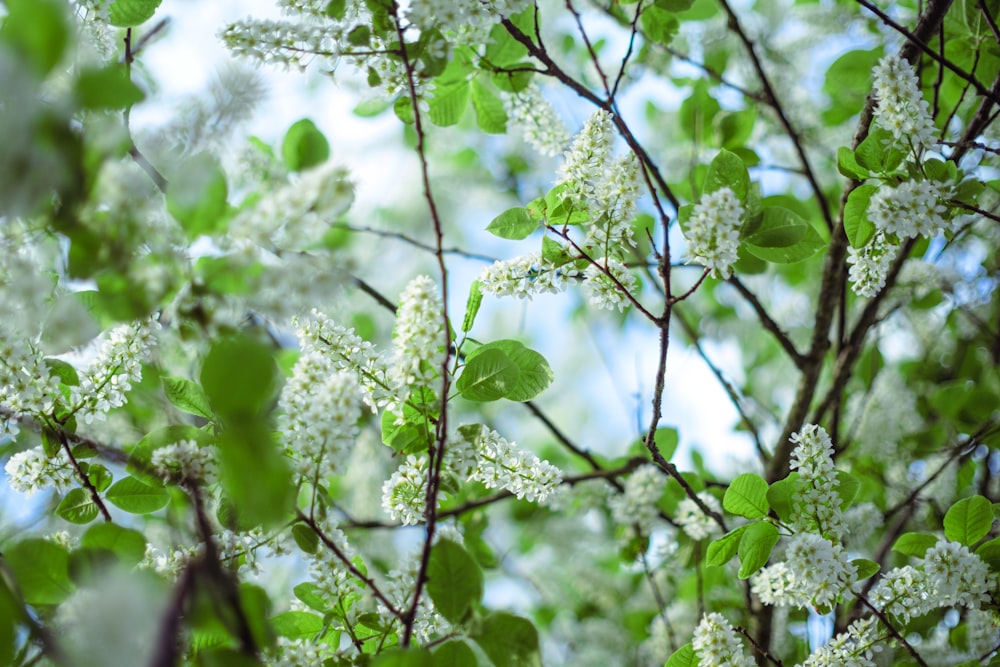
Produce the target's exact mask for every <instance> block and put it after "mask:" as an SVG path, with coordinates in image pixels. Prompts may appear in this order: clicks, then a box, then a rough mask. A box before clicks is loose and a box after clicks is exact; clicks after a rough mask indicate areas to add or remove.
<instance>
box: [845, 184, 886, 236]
mask: <svg viewBox="0 0 1000 667" xmlns="http://www.w3.org/2000/svg"><path fill="white" fill-rule="evenodd" d="M877 190H878V188H877V187H875V186H874V185H862V186H859V187H857V188H855V189H854V190H852V191H851V194H849V195H848V196H847V203H846V204H845V205H844V231H845V232H846V233H847V240H848V241H850V243H851V247H852V248H863V247H865V246H866V245H868V242H869V241H871V240H872V238H873V237H874V236H875V225H874V224H873V223H872V221H871V220H869V219H868V205H869V204H870V203H871V200H872V195H873V194H875V192H876V191H877Z"/></svg>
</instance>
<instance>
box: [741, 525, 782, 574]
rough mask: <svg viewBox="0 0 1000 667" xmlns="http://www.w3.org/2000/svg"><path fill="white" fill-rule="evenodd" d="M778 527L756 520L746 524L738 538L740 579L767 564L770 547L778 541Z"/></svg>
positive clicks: (769, 556)
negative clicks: (745, 528) (741, 535)
mask: <svg viewBox="0 0 1000 667" xmlns="http://www.w3.org/2000/svg"><path fill="white" fill-rule="evenodd" d="M778 537H779V535H778V529H777V528H776V527H775V526H774V525H773V524H770V523H767V522H766V521H758V522H757V523H751V524H749V525H748V526H747V530H746V532H745V533H743V537H742V539H740V547H739V550H738V553H739V555H740V571H739V577H740V579H746V578H747V577H749V576H750V575H752V574H753V573H754V572H756V571H757V570H759V569H760V568H762V567H764V566H765V565H767V561H768V559H770V558H771V549H773V548H774V545H775V544H777V543H778Z"/></svg>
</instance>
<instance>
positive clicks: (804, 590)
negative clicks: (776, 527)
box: [785, 533, 857, 608]
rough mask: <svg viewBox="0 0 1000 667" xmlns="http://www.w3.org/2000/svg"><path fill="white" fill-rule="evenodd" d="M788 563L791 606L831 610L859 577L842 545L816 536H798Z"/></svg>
mask: <svg viewBox="0 0 1000 667" xmlns="http://www.w3.org/2000/svg"><path fill="white" fill-rule="evenodd" d="M785 563H786V564H787V567H788V569H789V570H790V571H791V573H792V577H793V581H794V588H793V590H792V591H791V594H792V597H793V598H794V601H793V602H792V604H794V605H795V606H797V607H799V608H803V607H806V606H809V605H812V606H815V607H820V608H828V607H830V606H832V605H833V604H834V603H835V602H836V601H837V598H838V597H839V596H840V595H842V594H843V593H845V592H846V591H847V590H848V589H850V587H851V585H853V584H854V582H855V580H856V578H857V567H856V566H855V565H852V564H851V563H850V561H849V560H848V557H847V552H846V551H845V550H844V547H842V546H841V545H839V544H834V543H832V542H830V541H829V540H827V539H825V538H823V537H820V536H819V535H816V534H814V533H799V534H797V535H795V536H794V537H792V538H791V540H790V542H789V544H788V548H787V550H786V552H785Z"/></svg>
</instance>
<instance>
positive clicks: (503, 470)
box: [470, 427, 562, 503]
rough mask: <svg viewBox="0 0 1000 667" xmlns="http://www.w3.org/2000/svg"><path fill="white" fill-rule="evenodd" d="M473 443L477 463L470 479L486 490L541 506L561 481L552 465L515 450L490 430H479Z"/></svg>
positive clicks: (509, 443)
mask: <svg viewBox="0 0 1000 667" xmlns="http://www.w3.org/2000/svg"><path fill="white" fill-rule="evenodd" d="M477 444H478V450H479V451H478V454H479V461H478V466H477V469H476V471H475V472H474V473H473V474H472V475H471V477H470V480H471V481H479V482H482V483H483V484H484V485H485V486H486V488H488V489H498V488H499V489H506V490H507V491H510V492H511V493H513V494H514V496H515V497H516V498H518V499H526V500H529V501H531V502H537V503H543V502H545V501H546V500H547V499H548V498H549V496H551V495H552V494H553V493H554V492H555V490H556V488H558V486H559V482H560V481H561V480H562V473H561V472H560V471H559V469H558V468H556V467H555V466H554V465H552V464H551V463H549V462H548V461H542V460H540V459H539V458H538V457H537V456H535V455H534V454H532V453H531V452H527V451H524V450H522V449H518V448H517V446H516V444H515V443H513V442H508V441H507V440H506V439H504V438H503V437H502V436H501V435H500V434H499V433H497V432H496V431H494V430H491V429H488V428H486V427H483V430H482V432H481V435H480V437H479V442H478V443H477Z"/></svg>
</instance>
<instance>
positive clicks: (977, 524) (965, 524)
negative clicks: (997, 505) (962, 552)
mask: <svg viewBox="0 0 1000 667" xmlns="http://www.w3.org/2000/svg"><path fill="white" fill-rule="evenodd" d="M992 526H993V505H992V504H991V503H990V501H989V500H987V499H986V498H984V497H983V496H972V497H971V498H963V499H962V500H959V501H958V502H957V503H955V504H954V505H952V506H951V508H950V509H949V510H948V512H947V513H946V514H945V515H944V536H945V537H947V538H948V539H949V540H951V541H953V542H958V543H959V544H962V545H964V546H967V547H971V546H972V545H974V544H975V543H976V542H978V541H979V540H981V539H983V538H984V537H985V536H986V534H987V533H988V532H990V528H991V527H992Z"/></svg>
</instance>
